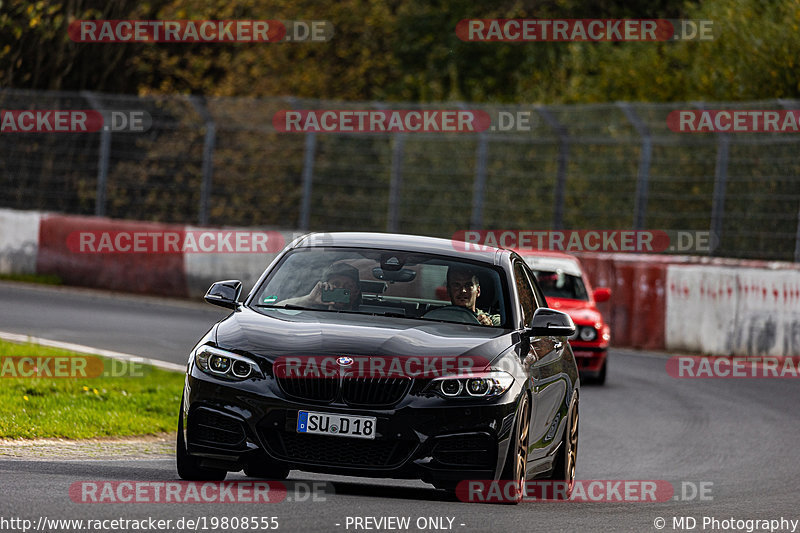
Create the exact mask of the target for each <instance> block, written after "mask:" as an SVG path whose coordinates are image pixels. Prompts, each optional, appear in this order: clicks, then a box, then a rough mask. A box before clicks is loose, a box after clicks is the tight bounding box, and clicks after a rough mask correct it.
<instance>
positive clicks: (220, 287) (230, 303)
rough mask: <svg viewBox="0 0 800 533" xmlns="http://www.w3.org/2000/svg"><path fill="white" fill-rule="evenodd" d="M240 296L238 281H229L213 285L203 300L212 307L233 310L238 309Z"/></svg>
mask: <svg viewBox="0 0 800 533" xmlns="http://www.w3.org/2000/svg"><path fill="white" fill-rule="evenodd" d="M241 294H242V282H241V281H239V280H238V279H229V280H225V281H218V282H216V283H213V284H212V285H211V287H209V288H208V292H206V295H205V296H204V297H203V299H204V300H205V301H207V302H208V303H210V304H212V305H218V306H220V307H226V308H228V309H234V310H235V309H236V308H237V307H239V296H240V295H241Z"/></svg>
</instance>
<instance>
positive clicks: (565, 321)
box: [528, 307, 575, 337]
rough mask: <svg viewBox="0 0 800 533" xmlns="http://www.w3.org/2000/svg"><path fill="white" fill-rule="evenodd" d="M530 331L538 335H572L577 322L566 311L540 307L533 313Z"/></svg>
mask: <svg viewBox="0 0 800 533" xmlns="http://www.w3.org/2000/svg"><path fill="white" fill-rule="evenodd" d="M528 332H529V333H530V334H531V335H533V336H537V337H541V336H553V337H571V336H572V335H574V334H575V323H574V322H573V321H572V318H570V316H569V315H568V314H566V313H562V312H561V311H556V310H555V309H550V308H549V307H540V308H539V309H537V310H536V311H535V312H534V313H533V319H532V320H531V324H530V329H529V330H528Z"/></svg>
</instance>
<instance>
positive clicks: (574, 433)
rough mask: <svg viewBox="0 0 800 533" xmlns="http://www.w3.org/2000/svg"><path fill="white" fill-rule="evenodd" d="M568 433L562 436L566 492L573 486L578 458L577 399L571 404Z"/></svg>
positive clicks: (570, 490) (570, 491) (569, 492)
mask: <svg viewBox="0 0 800 533" xmlns="http://www.w3.org/2000/svg"><path fill="white" fill-rule="evenodd" d="M567 431H569V433H568V434H567V435H565V436H564V437H565V438H564V444H565V445H566V446H567V448H566V454H565V457H566V463H567V464H566V471H565V473H566V479H565V480H564V481H566V482H567V494H572V488H573V487H574V486H575V463H576V461H577V459H578V400H577V399H576V400H575V404H574V405H573V406H572V411H571V412H570V420H569V426H568V427H567Z"/></svg>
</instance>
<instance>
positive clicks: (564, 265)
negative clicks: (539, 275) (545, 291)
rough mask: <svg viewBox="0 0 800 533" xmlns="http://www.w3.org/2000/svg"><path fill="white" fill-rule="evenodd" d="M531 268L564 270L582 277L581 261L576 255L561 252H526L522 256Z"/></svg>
mask: <svg viewBox="0 0 800 533" xmlns="http://www.w3.org/2000/svg"><path fill="white" fill-rule="evenodd" d="M522 258H523V259H525V262H526V263H528V266H529V267H531V270H546V271H548V272H555V271H556V270H562V271H563V272H564V273H565V274H569V275H571V276H578V277H582V275H583V273H582V271H581V263H580V261H578V259H577V258H576V257H573V256H571V255H568V254H563V253H560V252H549V251H548V252H544V253H540V252H538V251H537V252H535V253H525V254H524V255H523V256H522Z"/></svg>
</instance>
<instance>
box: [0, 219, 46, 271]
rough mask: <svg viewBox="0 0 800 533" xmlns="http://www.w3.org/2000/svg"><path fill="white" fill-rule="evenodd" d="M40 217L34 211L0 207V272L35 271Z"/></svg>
mask: <svg viewBox="0 0 800 533" xmlns="http://www.w3.org/2000/svg"><path fill="white" fill-rule="evenodd" d="M40 218H41V215H40V214H39V213H37V212H35V211H15V210H13V209H0V273H2V274H35V273H36V255H37V252H38V248H39V219H40Z"/></svg>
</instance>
